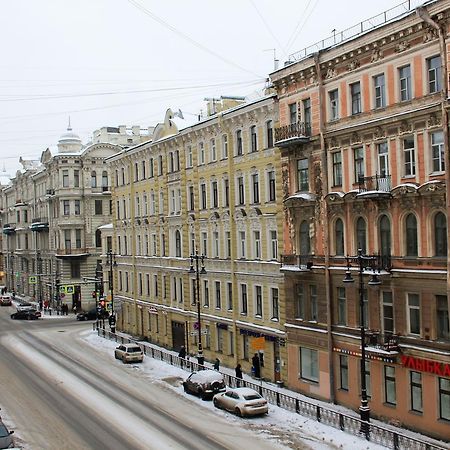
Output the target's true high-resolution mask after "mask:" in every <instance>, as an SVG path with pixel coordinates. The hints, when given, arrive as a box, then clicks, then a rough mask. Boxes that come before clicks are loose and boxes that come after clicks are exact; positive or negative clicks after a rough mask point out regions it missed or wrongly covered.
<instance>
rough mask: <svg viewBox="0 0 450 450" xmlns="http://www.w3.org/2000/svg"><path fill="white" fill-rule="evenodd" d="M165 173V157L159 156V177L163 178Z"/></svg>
mask: <svg viewBox="0 0 450 450" xmlns="http://www.w3.org/2000/svg"><path fill="white" fill-rule="evenodd" d="M163 171H164V166H163V157H162V155H159V156H158V175H159V176H161V175H162V174H163Z"/></svg>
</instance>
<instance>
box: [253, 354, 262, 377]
mask: <svg viewBox="0 0 450 450" xmlns="http://www.w3.org/2000/svg"><path fill="white" fill-rule="evenodd" d="M252 364H253V368H254V369H255V378H261V367H260V362H259V355H258V353H255V355H254V356H253V358H252Z"/></svg>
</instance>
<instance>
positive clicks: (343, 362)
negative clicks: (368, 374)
mask: <svg viewBox="0 0 450 450" xmlns="http://www.w3.org/2000/svg"><path fill="white" fill-rule="evenodd" d="M339 378H340V382H341V385H340V389H342V390H344V391H348V356H345V355H339Z"/></svg>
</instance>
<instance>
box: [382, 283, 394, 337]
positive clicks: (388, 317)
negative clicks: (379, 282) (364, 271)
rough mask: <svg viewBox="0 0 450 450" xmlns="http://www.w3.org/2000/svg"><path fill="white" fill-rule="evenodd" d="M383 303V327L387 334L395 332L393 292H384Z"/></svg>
mask: <svg viewBox="0 0 450 450" xmlns="http://www.w3.org/2000/svg"><path fill="white" fill-rule="evenodd" d="M381 301H382V311H381V313H382V327H383V332H384V333H385V334H392V333H393V332H394V304H393V302H392V292H390V291H383V292H382V294H381Z"/></svg>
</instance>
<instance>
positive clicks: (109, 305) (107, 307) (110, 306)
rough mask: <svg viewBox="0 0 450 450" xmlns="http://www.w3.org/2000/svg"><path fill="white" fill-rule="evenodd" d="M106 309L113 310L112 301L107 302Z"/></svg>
mask: <svg viewBox="0 0 450 450" xmlns="http://www.w3.org/2000/svg"><path fill="white" fill-rule="evenodd" d="M106 309H107V310H108V311H112V303H111V302H108V303H107V304H106Z"/></svg>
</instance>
